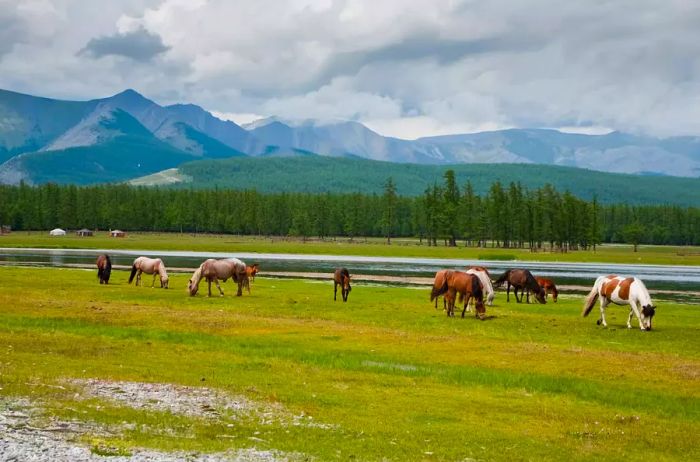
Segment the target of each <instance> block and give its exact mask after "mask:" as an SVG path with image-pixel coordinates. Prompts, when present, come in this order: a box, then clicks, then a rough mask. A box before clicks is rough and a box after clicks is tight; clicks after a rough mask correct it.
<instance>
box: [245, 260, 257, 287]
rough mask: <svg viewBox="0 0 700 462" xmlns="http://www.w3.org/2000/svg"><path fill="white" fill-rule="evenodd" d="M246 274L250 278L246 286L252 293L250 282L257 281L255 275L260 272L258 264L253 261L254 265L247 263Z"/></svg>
mask: <svg viewBox="0 0 700 462" xmlns="http://www.w3.org/2000/svg"><path fill="white" fill-rule="evenodd" d="M245 274H246V275H247V276H248V280H247V281H246V284H245V288H246V289H248V293H250V283H251V282H253V281H255V275H256V274H258V264H257V263H253V264H252V265H250V266H249V265H246V266H245Z"/></svg>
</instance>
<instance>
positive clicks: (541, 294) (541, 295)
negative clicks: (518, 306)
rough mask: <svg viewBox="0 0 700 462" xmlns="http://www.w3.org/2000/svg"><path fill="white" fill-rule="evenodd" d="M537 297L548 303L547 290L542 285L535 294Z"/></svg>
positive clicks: (541, 301) (540, 300) (542, 302)
mask: <svg viewBox="0 0 700 462" xmlns="http://www.w3.org/2000/svg"><path fill="white" fill-rule="evenodd" d="M535 299H536V300H537V301H538V302H540V303H541V304H543V305H545V304H546V303H547V291H546V290H544V288H543V287H540V290H539V291H538V292H537V293H536V294H535Z"/></svg>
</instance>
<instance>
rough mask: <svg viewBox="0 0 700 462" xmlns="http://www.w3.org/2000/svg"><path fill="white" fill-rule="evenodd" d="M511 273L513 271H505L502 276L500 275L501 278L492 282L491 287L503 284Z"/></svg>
mask: <svg viewBox="0 0 700 462" xmlns="http://www.w3.org/2000/svg"><path fill="white" fill-rule="evenodd" d="M511 271H513V270H512V269H507V270H505V272H504V273H503V274H501V276H500V277H499V278H498V279H496V280H495V281H494V282H493V285H494V286H495V287H499V286H502V285H503V283H504V282H506V281H507V280H508V276H509V275H510V272H511Z"/></svg>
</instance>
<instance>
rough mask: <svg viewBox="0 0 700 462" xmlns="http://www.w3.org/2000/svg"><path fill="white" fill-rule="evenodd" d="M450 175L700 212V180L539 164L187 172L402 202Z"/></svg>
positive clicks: (246, 161)
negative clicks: (390, 194)
mask: <svg viewBox="0 0 700 462" xmlns="http://www.w3.org/2000/svg"><path fill="white" fill-rule="evenodd" d="M448 169H452V170H454V172H455V174H456V177H457V182H458V184H460V185H463V184H465V183H466V182H467V181H470V182H471V184H472V187H473V188H474V190H475V191H476V192H477V193H479V194H484V193H486V192H487V191H488V190H489V187H490V186H491V184H492V183H493V182H495V181H500V182H501V183H502V184H509V183H510V182H516V183H518V182H519V183H520V184H521V185H523V186H524V187H527V188H530V189H533V188H541V187H543V186H544V185H546V184H551V185H553V186H554V187H555V188H556V189H558V190H560V191H562V192H563V191H570V192H571V193H572V194H575V195H576V196H578V197H581V198H583V199H589V200H590V199H592V198H593V196H597V197H598V200H599V201H600V202H601V203H616V202H625V203H629V204H666V203H668V204H678V205H685V206H695V205H700V179H698V178H678V177H663V176H639V175H623V174H615V173H603V172H596V171H592V170H585V169H579V168H571V167H558V166H550V165H534V164H460V165H451V166H448V167H446V166H438V165H417V164H396V163H390V162H379V161H371V160H366V159H359V158H328V157H321V156H313V155H307V156H299V157H266V158H234V159H220V160H202V161H196V162H190V163H187V164H184V165H182V166H181V167H180V168H179V169H178V170H179V172H180V173H181V174H184V175H188V176H190V177H191V178H192V182H191V183H186V184H182V185H180V187H187V188H190V187H191V188H212V187H219V188H236V189H256V190H257V191H261V192H310V193H318V192H332V193H352V192H361V193H368V194H371V193H381V191H382V188H383V184H384V182H385V181H386V179H387V178H388V177H392V178H393V180H394V183H395V184H396V189H397V192H398V194H399V195H404V196H418V195H420V194H423V193H424V192H425V189H426V188H428V187H430V186H432V185H433V184H435V182H436V181H437V182H440V181H441V179H442V175H443V174H444V172H445V171H446V170H448Z"/></svg>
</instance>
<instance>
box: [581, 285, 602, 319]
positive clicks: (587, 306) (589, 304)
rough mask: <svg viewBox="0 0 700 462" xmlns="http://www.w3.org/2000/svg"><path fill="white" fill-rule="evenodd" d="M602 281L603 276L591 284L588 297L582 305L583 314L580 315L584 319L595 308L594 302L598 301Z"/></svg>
mask: <svg viewBox="0 0 700 462" xmlns="http://www.w3.org/2000/svg"><path fill="white" fill-rule="evenodd" d="M603 279H604V277H603V276H601V277H599V278H598V279H596V280H595V283H594V284H593V288H592V289H591V291H590V292H589V294H588V296H586V301H585V302H584V304H583V312H582V313H581V314H582V315H583V316H584V317H586V316H588V314H589V313H590V312H591V310H592V309H593V307H594V306H595V302H597V301H598V296H599V295H600V286H601V285H602V284H603Z"/></svg>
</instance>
